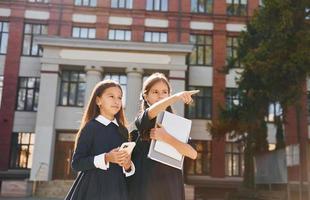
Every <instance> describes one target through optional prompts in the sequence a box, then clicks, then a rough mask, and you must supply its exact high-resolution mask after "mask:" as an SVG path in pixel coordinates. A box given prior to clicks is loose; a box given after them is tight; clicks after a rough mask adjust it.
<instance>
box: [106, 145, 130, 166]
mask: <svg viewBox="0 0 310 200" xmlns="http://www.w3.org/2000/svg"><path fill="white" fill-rule="evenodd" d="M127 156H128V153H127V152H126V151H119V148H115V149H112V150H111V151H110V152H109V153H107V154H106V155H105V160H106V162H111V163H116V164H119V165H120V164H121V163H122V162H124V159H126V157H127Z"/></svg>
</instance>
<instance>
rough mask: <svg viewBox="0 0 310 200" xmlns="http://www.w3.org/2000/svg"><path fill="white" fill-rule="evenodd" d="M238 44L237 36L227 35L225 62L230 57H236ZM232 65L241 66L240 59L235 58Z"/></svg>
mask: <svg viewBox="0 0 310 200" xmlns="http://www.w3.org/2000/svg"><path fill="white" fill-rule="evenodd" d="M238 46H239V41H238V37H227V41H226V64H228V61H229V60H231V59H233V60H234V59H237V56H238V54H237V48H238ZM234 65H235V66H234V67H241V63H240V60H235V63H234Z"/></svg>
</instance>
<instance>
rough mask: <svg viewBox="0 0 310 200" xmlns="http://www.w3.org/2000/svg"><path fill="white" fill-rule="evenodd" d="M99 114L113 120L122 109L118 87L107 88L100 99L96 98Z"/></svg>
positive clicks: (120, 93)
mask: <svg viewBox="0 0 310 200" xmlns="http://www.w3.org/2000/svg"><path fill="white" fill-rule="evenodd" d="M96 104H97V105H98V106H99V108H100V114H101V115H103V116H105V117H106V118H108V119H110V120H113V119H114V116H115V115H116V114H117V113H118V112H119V111H120V109H121V107H122V91H121V90H120V89H119V88H118V87H109V88H107V89H106V90H105V91H104V92H103V93H102V95H101V96H100V97H96Z"/></svg>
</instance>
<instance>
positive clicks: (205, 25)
mask: <svg viewBox="0 0 310 200" xmlns="http://www.w3.org/2000/svg"><path fill="white" fill-rule="evenodd" d="M190 28H191V29H195V30H213V29H214V24H213V23H212V22H197V21H191V22H190Z"/></svg>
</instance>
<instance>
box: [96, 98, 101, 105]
mask: <svg viewBox="0 0 310 200" xmlns="http://www.w3.org/2000/svg"><path fill="white" fill-rule="evenodd" d="M96 104H97V106H100V105H101V102H100V98H99V97H96Z"/></svg>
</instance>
